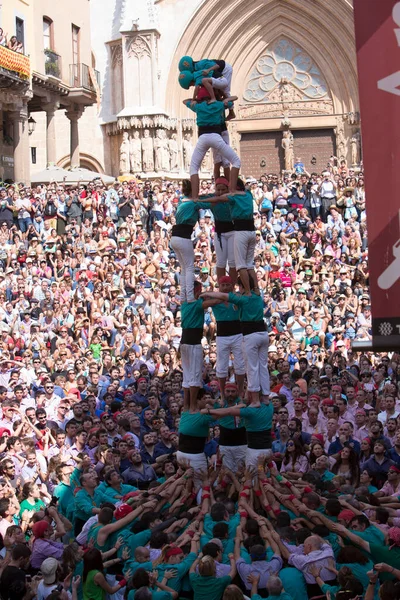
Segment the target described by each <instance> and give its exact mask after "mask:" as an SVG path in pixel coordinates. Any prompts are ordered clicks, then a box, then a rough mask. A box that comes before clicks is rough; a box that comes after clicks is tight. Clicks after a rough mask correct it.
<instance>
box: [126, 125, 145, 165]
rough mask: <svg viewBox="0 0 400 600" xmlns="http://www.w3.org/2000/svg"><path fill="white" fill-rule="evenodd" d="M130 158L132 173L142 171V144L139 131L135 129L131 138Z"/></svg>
mask: <svg viewBox="0 0 400 600" xmlns="http://www.w3.org/2000/svg"><path fill="white" fill-rule="evenodd" d="M129 158H130V165H131V173H140V172H141V170H142V144H141V142H140V136H139V132H138V131H134V133H133V136H132V137H131V138H130V140H129Z"/></svg>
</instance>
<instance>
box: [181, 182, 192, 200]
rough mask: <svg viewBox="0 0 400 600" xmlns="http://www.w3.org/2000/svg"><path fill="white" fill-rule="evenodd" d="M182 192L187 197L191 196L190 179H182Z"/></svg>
mask: <svg viewBox="0 0 400 600" xmlns="http://www.w3.org/2000/svg"><path fill="white" fill-rule="evenodd" d="M182 194H183V195H184V196H186V198H191V196H192V184H191V183H190V179H184V180H183V181H182Z"/></svg>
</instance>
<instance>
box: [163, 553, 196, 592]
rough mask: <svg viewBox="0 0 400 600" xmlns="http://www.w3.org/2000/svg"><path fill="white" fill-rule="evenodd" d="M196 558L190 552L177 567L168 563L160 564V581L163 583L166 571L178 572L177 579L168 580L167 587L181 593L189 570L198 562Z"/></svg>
mask: <svg viewBox="0 0 400 600" xmlns="http://www.w3.org/2000/svg"><path fill="white" fill-rule="evenodd" d="M196 558H197V556H196V554H195V553H194V552H189V554H188V555H187V556H186V557H185V558H184V559H183V561H182V562H180V563H178V564H176V565H168V564H166V563H161V564H159V565H158V566H157V571H158V581H162V579H163V577H164V573H165V571H171V570H174V571H176V572H177V575H176V577H172V578H171V579H168V584H167V585H168V587H170V588H172V589H173V590H175V591H176V592H180V591H181V587H182V579H183V578H184V577H185V575H186V574H187V573H188V572H189V569H190V567H191V566H192V564H193V563H194V561H195V560H196Z"/></svg>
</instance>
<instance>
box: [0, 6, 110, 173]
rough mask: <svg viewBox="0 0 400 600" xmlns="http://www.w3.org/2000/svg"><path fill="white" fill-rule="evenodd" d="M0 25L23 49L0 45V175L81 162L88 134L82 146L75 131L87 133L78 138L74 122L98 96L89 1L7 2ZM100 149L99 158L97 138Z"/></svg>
mask: <svg viewBox="0 0 400 600" xmlns="http://www.w3.org/2000/svg"><path fill="white" fill-rule="evenodd" d="M0 26H1V27H2V29H3V32H4V34H6V35H7V38H8V40H9V39H10V38H11V37H12V36H13V35H16V37H17V39H18V41H19V42H20V44H21V50H22V52H20V53H18V52H14V51H13V50H10V49H8V48H7V47H6V46H2V47H0V112H1V114H0V117H1V122H2V124H3V127H2V132H1V136H0V152H1V156H2V161H1V164H0V178H1V179H4V180H7V179H12V180H16V181H24V182H29V180H30V174H31V173H32V172H34V171H35V170H40V169H43V168H45V167H46V166H50V165H55V164H60V162H63V166H80V165H82V159H81V154H83V155H84V152H85V150H86V151H87V152H89V154H91V152H92V150H93V147H94V144H93V141H94V138H93V136H92V137H91V139H90V140H87V141H86V144H85V145H84V147H82V143H80V135H79V134H80V131H81V130H86V133H85V136H84V139H85V138H87V135H88V133H87V127H86V126H85V124H84V126H83V127H81V126H80V122H81V119H82V120H83V117H82V115H84V112H85V109H86V108H87V107H91V106H93V105H96V104H97V101H98V100H99V99H100V88H99V75H98V72H97V71H96V70H95V69H94V66H95V65H94V58H93V56H92V51H91V40H90V3H89V0H68V2H54V1H52V0H7V2H6V3H3V6H2V10H1V13H0ZM96 112H97V109H96ZM87 121H88V123H89V125H90V123H91V121H92V119H91V118H90V115H89V118H88V119H87ZM94 127H95V128H96V130H97V131H98V127H97V125H96V124H95V126H94ZM100 136H101V132H100ZM100 142H101V140H100ZM85 146H86V148H85ZM99 148H101V151H100V152H99V151H98V152H97V154H98V155H100V158H99V160H98V162H99V163H100V162H101V160H102V143H100V145H99ZM96 160H97V159H93V163H94V166H97V165H96ZM84 166H86V165H84Z"/></svg>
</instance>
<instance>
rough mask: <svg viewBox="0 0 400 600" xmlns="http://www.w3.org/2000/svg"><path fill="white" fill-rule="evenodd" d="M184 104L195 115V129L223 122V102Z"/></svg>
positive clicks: (215, 125)
mask: <svg viewBox="0 0 400 600" xmlns="http://www.w3.org/2000/svg"><path fill="white" fill-rule="evenodd" d="M185 104H186V106H187V107H188V108H189V109H190V110H192V111H193V112H194V113H196V124H197V127H217V126H218V125H221V124H222V123H223V122H224V121H225V104H224V103H223V102H218V101H217V102H213V103H212V104H208V103H207V101H203V102H195V103H193V104H192V100H188V101H187V102H186V103H185ZM229 105H231V106H233V103H232V102H228V105H227V106H228V108H229V107H230V106H229ZM250 195H251V194H250Z"/></svg>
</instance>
